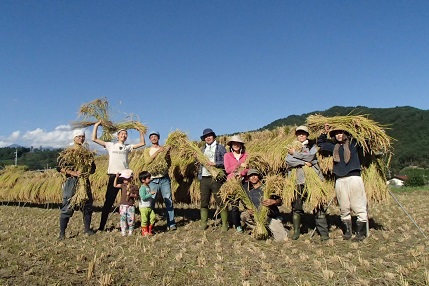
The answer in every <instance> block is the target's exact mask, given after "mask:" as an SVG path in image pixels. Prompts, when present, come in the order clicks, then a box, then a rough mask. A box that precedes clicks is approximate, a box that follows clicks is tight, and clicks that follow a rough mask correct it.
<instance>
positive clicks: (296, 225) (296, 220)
mask: <svg viewBox="0 0 429 286" xmlns="http://www.w3.org/2000/svg"><path fill="white" fill-rule="evenodd" d="M292 222H293V231H294V232H293V235H292V239H293V240H297V239H298V238H299V236H300V235H301V215H300V214H299V213H297V212H294V213H293V215H292Z"/></svg>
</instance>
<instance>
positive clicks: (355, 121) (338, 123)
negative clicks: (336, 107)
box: [307, 115, 392, 154]
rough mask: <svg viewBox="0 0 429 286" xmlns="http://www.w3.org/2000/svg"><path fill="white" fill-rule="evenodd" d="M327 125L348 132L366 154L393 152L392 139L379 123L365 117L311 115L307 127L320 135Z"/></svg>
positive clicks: (384, 127)
mask: <svg viewBox="0 0 429 286" xmlns="http://www.w3.org/2000/svg"><path fill="white" fill-rule="evenodd" d="M325 124H328V125H329V126H330V127H331V130H333V129H341V130H345V131H347V132H348V133H349V134H350V135H351V136H352V137H353V138H354V139H356V140H357V142H358V143H359V144H360V145H361V146H362V147H363V150H364V152H365V153H369V154H372V153H380V152H381V153H384V154H386V153H390V152H391V151H392V146H391V141H392V138H391V137H390V136H389V135H387V134H386V132H385V131H384V129H386V126H382V125H380V124H379V123H377V122H375V121H373V120H371V119H368V118H367V117H365V116H363V115H347V116H334V117H325V116H322V115H310V116H309V117H308V118H307V126H308V128H309V129H311V130H312V131H313V132H314V133H316V134H320V133H321V132H322V131H323V130H324V128H325Z"/></svg>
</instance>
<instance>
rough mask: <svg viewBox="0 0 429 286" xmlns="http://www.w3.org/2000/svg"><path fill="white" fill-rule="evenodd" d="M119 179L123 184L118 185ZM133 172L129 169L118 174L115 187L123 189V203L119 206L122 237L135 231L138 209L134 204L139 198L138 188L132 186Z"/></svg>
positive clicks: (114, 183)
mask: <svg viewBox="0 0 429 286" xmlns="http://www.w3.org/2000/svg"><path fill="white" fill-rule="evenodd" d="M118 178H119V179H121V180H122V182H121V183H118ZM132 179H133V171H131V170H129V169H125V170H123V171H122V172H121V173H120V174H119V173H118V174H116V177H115V181H114V182H113V185H114V186H115V188H120V189H121V203H120V206H119V214H120V217H121V219H120V225H121V234H122V236H126V235H127V229H128V235H132V234H133V230H134V215H135V213H136V209H135V207H134V202H135V200H136V199H138V198H139V193H138V187H137V186H136V185H133V184H132Z"/></svg>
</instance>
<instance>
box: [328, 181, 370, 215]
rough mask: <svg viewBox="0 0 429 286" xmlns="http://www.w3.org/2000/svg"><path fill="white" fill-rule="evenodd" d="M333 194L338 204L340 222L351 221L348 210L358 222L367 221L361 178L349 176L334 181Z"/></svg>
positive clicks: (365, 200) (365, 201)
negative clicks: (335, 195) (354, 215)
mask: <svg viewBox="0 0 429 286" xmlns="http://www.w3.org/2000/svg"><path fill="white" fill-rule="evenodd" d="M335 192H336V194H337V199H338V203H339V204H340V210H341V220H342V221H344V220H351V218H352V217H351V215H350V209H351V210H352V211H353V212H354V213H355V214H356V215H357V220H358V221H359V222H367V221H368V213H367V199H366V194H365V187H364V184H363V180H362V177H360V176H350V177H344V178H339V179H337V180H336V181H335Z"/></svg>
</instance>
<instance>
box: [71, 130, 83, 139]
mask: <svg viewBox="0 0 429 286" xmlns="http://www.w3.org/2000/svg"><path fill="white" fill-rule="evenodd" d="M76 136H85V130H84V129H75V130H73V138H75V137H76Z"/></svg>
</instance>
